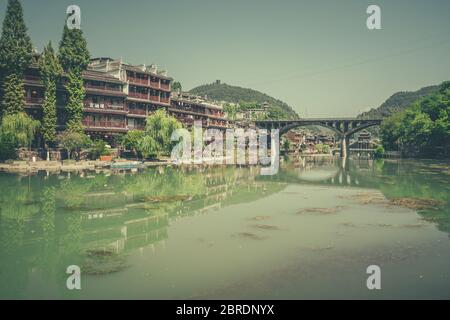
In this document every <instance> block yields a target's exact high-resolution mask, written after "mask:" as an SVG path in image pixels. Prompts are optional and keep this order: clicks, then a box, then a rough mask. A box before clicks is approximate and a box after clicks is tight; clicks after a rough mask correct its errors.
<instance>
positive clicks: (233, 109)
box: [223, 103, 239, 120]
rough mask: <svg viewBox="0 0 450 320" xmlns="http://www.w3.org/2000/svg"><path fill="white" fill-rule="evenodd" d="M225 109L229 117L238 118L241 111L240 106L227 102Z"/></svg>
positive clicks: (231, 118)
mask: <svg viewBox="0 0 450 320" xmlns="http://www.w3.org/2000/svg"><path fill="white" fill-rule="evenodd" d="M223 111H224V112H225V113H226V115H227V117H228V119H230V120H236V116H237V113H238V112H239V107H238V105H236V104H230V103H227V104H225V106H224V107H223Z"/></svg>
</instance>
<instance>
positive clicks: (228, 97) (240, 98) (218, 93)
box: [190, 83, 298, 119]
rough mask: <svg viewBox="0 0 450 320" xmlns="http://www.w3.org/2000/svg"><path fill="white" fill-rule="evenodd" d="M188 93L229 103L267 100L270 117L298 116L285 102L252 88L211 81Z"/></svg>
mask: <svg viewBox="0 0 450 320" xmlns="http://www.w3.org/2000/svg"><path fill="white" fill-rule="evenodd" d="M190 93H192V94H195V95H200V96H207V97H208V98H209V99H214V100H218V101H226V102H229V103H239V104H246V103H256V104H258V105H262V104H263V103H266V102H267V103H268V104H269V106H270V109H269V114H270V116H271V117H272V116H276V117H280V118H284V119H293V118H298V115H297V113H296V112H295V111H294V110H293V109H292V108H291V107H290V106H289V105H287V104H286V103H285V102H283V101H281V100H278V99H275V98H273V97H271V96H269V95H267V94H264V93H262V92H259V91H256V90H252V89H246V88H241V87H237V86H230V85H227V84H221V83H212V84H207V85H202V86H199V87H197V88H194V89H192V90H191V91H190Z"/></svg>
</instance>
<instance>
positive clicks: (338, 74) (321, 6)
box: [0, 0, 450, 117]
mask: <svg viewBox="0 0 450 320" xmlns="http://www.w3.org/2000/svg"><path fill="white" fill-rule="evenodd" d="M6 2H7V1H6V0H0V19H1V21H2V20H3V16H4V12H5V9H6ZM22 4H23V7H24V11H25V20H26V23H27V26H28V28H29V33H30V36H31V38H32V41H33V43H34V45H35V46H36V47H37V48H38V49H39V50H41V49H42V47H43V46H44V44H45V43H46V42H48V41H49V40H52V41H53V42H54V43H58V42H59V39H60V37H61V32H62V28H63V24H64V20H65V10H66V8H67V6H68V5H69V4H77V5H79V6H80V7H81V11H82V29H83V30H84V33H85V35H86V37H87V39H88V42H89V49H90V51H91V55H92V56H111V57H123V58H124V60H125V61H127V62H130V63H136V64H139V63H147V64H150V63H156V64H158V65H159V66H162V67H164V68H167V69H168V70H169V74H170V75H171V76H173V77H174V78H175V79H177V80H179V81H181V82H182V84H183V86H184V88H185V89H191V88H193V87H195V86H197V85H200V84H204V83H211V82H213V81H214V80H216V79H220V80H222V82H226V83H228V84H233V85H239V86H244V87H251V88H254V89H257V90H260V91H262V92H265V93H268V94H270V95H272V96H274V97H277V98H280V99H282V100H284V101H286V102H287V103H288V104H290V105H291V106H293V107H294V109H295V110H296V111H298V112H299V113H300V114H301V115H303V116H304V115H307V116H309V117H312V116H317V117H319V116H354V115H356V114H357V113H359V112H361V111H363V110H366V109H369V108H372V107H377V106H379V105H380V104H381V103H382V102H384V101H385V100H386V99H387V98H388V97H389V96H390V95H391V94H393V93H395V92H397V91H404V90H416V89H419V88H420V87H422V86H426V85H431V84H438V83H440V82H442V81H444V80H449V79H450V19H449V13H450V1H448V0H390V1H385V0H371V1H366V0H339V1H338V0H327V1H325V0H308V1H301V0H277V1H275V0H271V1H269V0H222V1H219V0H158V1H154V0H127V1H125V0H22ZM370 4H377V5H379V6H380V7H381V10H382V28H383V29H382V30H375V31H370V30H368V29H367V27H366V19H367V14H366V9H367V7H368V5H370Z"/></svg>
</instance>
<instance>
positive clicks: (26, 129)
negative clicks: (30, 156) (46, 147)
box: [0, 112, 40, 159]
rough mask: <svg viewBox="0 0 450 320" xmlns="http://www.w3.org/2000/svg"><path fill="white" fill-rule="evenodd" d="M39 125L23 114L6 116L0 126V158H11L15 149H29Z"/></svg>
mask: <svg viewBox="0 0 450 320" xmlns="http://www.w3.org/2000/svg"><path fill="white" fill-rule="evenodd" d="M39 125H40V122H39V121H37V120H33V119H32V118H31V117H30V116H28V115H27V114H26V113H24V112H18V113H15V114H6V115H5V116H4V117H3V119H2V122H1V125H0V158H1V159H7V158H12V157H14V156H15V150H16V149H17V148H20V147H25V148H26V147H30V146H31V144H32V143H33V140H34V138H35V136H36V132H37V130H38V129H39Z"/></svg>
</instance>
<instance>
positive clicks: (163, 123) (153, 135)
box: [139, 110, 182, 157]
mask: <svg viewBox="0 0 450 320" xmlns="http://www.w3.org/2000/svg"><path fill="white" fill-rule="evenodd" d="M180 128H182V124H181V123H180V122H179V121H178V120H177V119H176V118H175V117H173V116H170V115H168V114H167V112H166V111H165V110H158V111H156V112H155V113H154V114H153V115H151V116H149V117H148V118H147V125H146V127H145V131H144V135H143V137H142V140H141V142H140V145H139V147H140V150H139V151H140V152H141V153H142V154H143V156H144V157H159V156H161V155H169V154H170V152H171V150H172V148H173V146H174V145H175V143H174V142H173V141H172V140H171V138H172V133H173V132H174V131H175V130H177V129H180Z"/></svg>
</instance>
